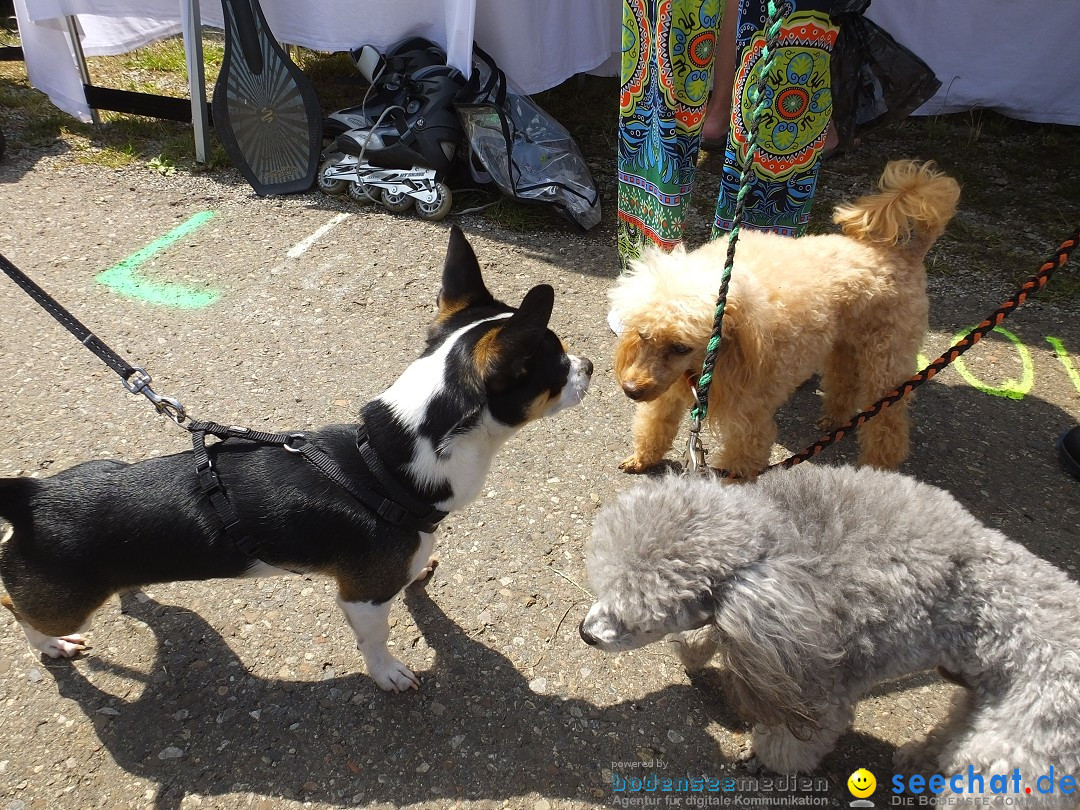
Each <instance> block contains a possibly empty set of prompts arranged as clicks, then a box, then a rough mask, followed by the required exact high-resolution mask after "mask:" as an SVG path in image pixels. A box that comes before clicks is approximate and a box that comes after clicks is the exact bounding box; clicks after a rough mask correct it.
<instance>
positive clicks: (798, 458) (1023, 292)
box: [716, 225, 1080, 480]
mask: <svg viewBox="0 0 1080 810" xmlns="http://www.w3.org/2000/svg"><path fill="white" fill-rule="evenodd" d="M1078 242H1080V225H1078V226H1077V228H1076V230H1074V231H1073V232H1072V235H1071V236H1069V238H1068V239H1066V240H1065V241H1064V242H1062V243H1061V247H1059V248H1058V249H1057V251H1056V252H1055V253H1054V255H1053V256H1051V257H1050V258H1048V259H1047V260H1046V261H1045V262H1043V264H1042V266H1041V267H1040V268H1039V271H1038V272H1037V273H1036V274H1035V275H1033V276H1031V277H1030V278H1028V279H1027V280H1026V281H1025V282H1024V283H1023V284H1022V285H1020V289H1019V290H1017V291H1016V293H1014V294H1013V296H1012V297H1011V298H1009V299H1008V300H1007V301H1006V302H1005V303H1004V304H1002V305H1001V306H1000V307H999V308H998V309H997V310H996V311H995V312H994V314H992V315H991V316H990V317H988V318H987V319H986V320H985V321H983V322H982V323H980V324H979V325H978V326H976V327H975V328H974V329H972V330H971V331H970V332H968V333H967V334H966V335H964V337H962V338H960V339H959V340H958V341H956V343H954V344H953V345H952V347H951V348H949V350H948V351H946V352H945V353H944V354H942V355H941V356H940V357H938V359H937V360H935V361H934V362H932V363H931V364H930V365H928V366H927V367H926V368H924V369H923V370H922V371H920V372H918V373H917V374H915V375H913V376H911V377H909V378H908V380H907V381H906V382H905V383H903V384H902V385H900V386H898V387H897V388H895V389H893V390H892V391H890V392H889V393H888V394H886V395H885V396H883V397H882V398H881V399H879V400H878V401H877V402H875V403H874V404H873V405H871V406H870V407H869V408H867V409H866V410H865V411H862V412H861V413H859V414H857V415H855V416H854V417H852V418H851V419H849V420H848V421H847V422H845V423H844V424H842V425H841V426H840V427H838V428H836V430H834V431H832V432H831V433H827V434H826V435H824V436H822V437H821V438H820V439H818V440H817V441H816V442H814V443H813V444H812V445H810V446H809V447H807V448H806V449H805V450H803V451H802V452H801V453H796V454H795V455H793V456H790V457H788V458H786V459H784V460H783V461H778V462H777V463H776V464H770V465H769V466H768V467H766V468H765V470H772V469H776V468H777V467H780V468H783V469H788V468H790V467H794V466H795V465H796V464H799V463H801V462H803V461H806V460H807V459H811V458H813V457H814V456H816V455H818V454H819V453H820V452H821V451H822V450H824V449H825V448H826V447H828V446H829V445H832V444H835V443H836V442H838V441H840V440H841V439H842V438H844V436H846V435H847V434H848V433H850V432H851V431H852V430H854V429H855V428H857V427H859V426H860V425H861V424H863V423H864V422H865V421H866V420H867V419H870V418H872V417H874V416H876V415H877V414H879V413H881V412H882V411H883V410H885V409H886V408H888V407H889V406H890V405H892V404H893V403H895V402H898V401H899V400H901V399H903V398H904V397H905V396H907V395H908V394H910V393H911V392H912V391H914V390H915V389H916V388H918V387H919V386H920V385H922V384H923V383H926V382H928V381H929V380H930V379H931V378H932V377H934V375H936V374H937V373H938V372H939V371H941V370H942V369H943V368H945V367H946V366H947V365H949V363H951V362H953V361H954V360H955V359H956V358H958V357H959V356H960V355H962V354H963V353H964V352H966V351H967V350H968V349H970V348H971V347H972V346H974V345H975V344H976V343H978V342H979V341H980V340H982V339H983V337H984V336H985V335H986V334H987V333H988V332H990V331H992V330H993V329H994V328H995V327H996V326H998V325H999V324H1000V323H1001V322H1002V321H1003V320H1005V319H1006V318H1007V317H1009V315H1011V314H1012V313H1013V312H1014V311H1015V310H1016V309H1017V308H1018V307H1020V306H1021V305H1023V303H1024V302H1025V301H1027V299H1028V296H1030V295H1031V294H1032V293H1035V292H1038V291H1039V290H1041V289H1042V288H1043V287H1045V286H1046V284H1047V282H1048V281H1050V277H1051V276H1052V275H1053V274H1054V272H1055V271H1056V270H1057V269H1058V268H1060V267H1063V266H1064V265H1065V263H1066V262H1068V261H1069V256H1070V255H1071V254H1072V252H1073V250H1074V249H1075V248H1076V246H1077V243H1078ZM765 470H762V472H764V471H765ZM716 472H717V473H718V474H719V475H722V476H724V477H725V478H729V479H733V480H734V479H738V478H740V476H739V475H737V474H735V473H731V472H728V471H726V470H716Z"/></svg>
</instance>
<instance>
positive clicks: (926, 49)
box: [866, 0, 1080, 126]
mask: <svg viewBox="0 0 1080 810" xmlns="http://www.w3.org/2000/svg"><path fill="white" fill-rule="evenodd" d="M866 16H867V17H869V18H870V19H872V20H873V21H874V22H876V23H877V24H878V25H880V26H881V27H882V28H884V29H885V30H886V31H888V32H889V33H890V34H892V36H893V37H894V38H895V39H896V41H897V42H899V43H900V44H901V45H904V46H906V47H907V48H910V49H911V50H912V51H914V52H915V53H917V54H918V55H919V56H920V57H921V58H922V59H923V61H925V62H926V63H927V64H928V65H930V67H931V68H933V70H934V73H935V74H936V75H937V77H938V79H939V80H940V81H941V89H940V90H939V91H938V92H937V94H936V95H935V96H934V97H933V98H932V99H930V101H928V102H927V103H926V104H924V105H923V106H922V107H920V108H919V109H918V110H916V111H915V115H940V114H943V113H952V112H965V111H967V110H972V109H978V108H983V109H990V110H995V111H997V112H999V113H1001V114H1002V115H1007V116H1009V117H1010V118H1020V119H1023V120H1025V121H1038V122H1041V123H1048V124H1071V125H1074V126H1078V125H1080V104H1078V103H1077V101H1076V98H1077V93H1078V91H1080V47H1078V46H1077V41H1076V40H1077V32H1078V31H1080V0H873V2H872V3H871V5H870V8H869V9H868V10H867V12H866Z"/></svg>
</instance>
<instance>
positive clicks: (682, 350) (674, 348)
mask: <svg viewBox="0 0 1080 810" xmlns="http://www.w3.org/2000/svg"><path fill="white" fill-rule="evenodd" d="M671 352H672V354H689V353H690V347H689V346H687V345H686V344H685V343H672V344H671Z"/></svg>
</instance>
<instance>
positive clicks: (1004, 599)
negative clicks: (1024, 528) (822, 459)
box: [581, 464, 1080, 779]
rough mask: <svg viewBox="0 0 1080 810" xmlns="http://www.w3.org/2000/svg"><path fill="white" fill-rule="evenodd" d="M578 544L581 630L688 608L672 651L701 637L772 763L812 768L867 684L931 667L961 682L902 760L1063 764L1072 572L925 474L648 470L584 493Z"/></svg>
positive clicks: (1001, 766) (698, 648)
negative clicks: (589, 594) (584, 522)
mask: <svg viewBox="0 0 1080 810" xmlns="http://www.w3.org/2000/svg"><path fill="white" fill-rule="evenodd" d="M586 564H587V567H588V572H589V579H590V581H591V583H592V585H593V588H594V589H595V591H596V593H597V602H596V604H595V605H593V607H592V608H591V609H590V611H589V613H588V615H587V616H586V618H585V620H584V621H583V622H582V626H581V632H582V637H583V638H585V639H586V641H588V642H589V643H593V644H595V645H597V646H599V647H601V648H603V649H607V650H612V651H614V650H623V649H631V648H633V647H638V646H641V645H643V644H646V643H649V642H651V641H656V640H659V639H660V638H663V637H664V635H665V634H667V633H672V632H682V631H692V630H695V628H705V629H704V630H699V631H696V632H692V633H687V634H686V638H687V639H688V643H689V644H690V646H689V647H688V648H687V649H686V650H685V651H684V660H689V661H693V660H695V659H697V660H698V661H701V660H703V659H705V658H707V657H709V656H710V655H711V654H712V652H713V651H714V650H716V649H717V644H718V645H719V653H720V656H721V658H722V663H723V665H724V667H725V668H726V669H727V670H728V672H729V675H730V680H731V682H732V686H733V690H732V691H733V696H734V698H735V700H736V701H737V702H738V703H739V704H740V708H741V709H742V710H743V711H744V713H745V714H747V716H748V717H749V718H750V719H752V720H753V721H754V722H755V723H756V726H755V730H754V733H753V738H752V748H753V753H754V754H755V755H756V756H757V758H758V759H759V760H760V761H761V762H762V764H764V765H765V766H766V767H768V768H770V769H772V770H775V771H779V772H796V771H798V772H805V771H810V770H813V769H814V768H815V767H816V766H817V765H818V763H819V762H820V760H821V758H822V757H823V756H824V755H825V754H826V753H828V752H829V751H830V750H831V749H832V747H833V745H834V744H835V742H836V740H837V738H838V737H839V736H840V734H841V733H842V732H843V731H844V730H845V729H846V728H847V727H848V726H849V725H850V723H851V719H852V715H853V707H854V704H855V702H856V701H857V700H858V699H859V698H860V697H861V696H862V695H863V694H865V693H866V692H867V691H868V690H869V689H870V688H871V687H873V686H874V685H875V684H877V683H880V682H881V681H885V680H889V679H892V678H897V677H900V676H903V675H907V674H910V673H914V672H919V671H922V670H928V669H932V668H934V667H940V668H942V669H943V670H945V671H946V672H947V673H949V674H950V675H951V676H952V677H953V678H954V679H955V680H958V681H959V682H961V683H963V684H964V685H966V686H967V687H968V688H967V689H966V690H965V692H966V694H965V697H964V699H963V700H962V701H960V702H958V706H957V707H956V708H955V709H954V712H953V714H954V716H953V717H952V718H951V720H950V722H949V724H948V727H945V728H942V729H938V730H936V731H935V732H933V733H932V734H931V736H930V739H929V741H928V744H927V745H925V746H922V751H921V752H920V753H921V758H916V757H911V756H909V757H908V760H907V762H906V763H905V766H906V767H908V768H915V769H920V770H925V769H929V771H930V772H935V773H941V774H950V773H961V772H963V773H965V774H966V773H967V768H968V766H969V765H970V766H972V767H973V768H974V770H975V771H976V772H978V773H984V774H988V775H992V774H995V773H1012V772H1013V769H1014V768H1019V769H1020V772H1021V774H1023V775H1025V776H1027V777H1030V778H1032V779H1033V778H1034V777H1036V776H1039V775H1041V774H1043V773H1047V772H1048V771H1049V768H1050V767H1051V766H1053V767H1054V769H1055V771H1056V773H1057V775H1058V776H1059V777H1060V776H1061V775H1063V774H1066V773H1067V774H1071V775H1073V776H1074V777H1078V778H1080V652H1078V651H1080V586H1078V585H1077V583H1076V582H1074V581H1073V580H1071V579H1070V578H1069V577H1068V576H1066V575H1065V574H1064V573H1063V572H1061V571H1059V570H1058V569H1056V568H1055V567H1053V566H1052V565H1050V564H1049V563H1048V562H1046V561H1044V560H1042V559H1039V558H1038V557H1036V556H1035V555H1033V554H1031V553H1030V552H1029V551H1027V550H1026V549H1025V548H1023V547H1022V546H1021V545H1019V544H1017V543H1015V542H1012V541H1010V540H1009V539H1007V538H1006V537H1005V536H1004V535H1003V534H1001V533H1000V532H998V531H996V530H994V529H990V528H988V527H986V526H984V525H982V524H981V523H980V522H979V521H978V520H976V519H975V518H974V517H973V516H972V515H971V514H970V513H969V512H967V511H966V510H965V509H964V508H963V507H962V506H961V505H960V504H959V503H958V502H957V501H956V500H955V499H954V498H953V497H952V496H951V495H949V494H948V493H947V492H945V491H944V490H940V489H937V488H934V487H931V486H928V485H926V484H921V483H919V482H917V481H915V480H914V479H912V478H910V477H907V476H904V475H901V474H898V473H893V472H884V471H880V470H874V469H869V468H859V469H856V468H851V467H835V468H833V467H823V466H817V465H809V464H804V465H801V466H799V467H796V468H794V469H792V470H785V471H776V472H772V473H768V474H766V475H763V476H762V477H761V478H760V479H758V480H757V481H756V482H753V483H749V484H743V485H738V486H732V485H725V484H722V483H719V482H717V481H715V480H713V479H704V478H689V477H677V476H668V477H665V478H661V479H656V480H653V481H649V482H647V483H644V484H642V485H640V486H637V487H635V488H634V489H632V490H630V491H628V492H626V493H624V494H623V495H622V496H620V497H619V499H618V500H617V501H616V502H615V503H614V504H612V505H611V506H609V507H606V508H605V509H603V510H601V511H600V513H599V514H598V515H597V518H596V522H595V526H594V529H593V534H592V538H591V540H590V541H589V543H588V544H587V546H586ZM905 755H907V752H905Z"/></svg>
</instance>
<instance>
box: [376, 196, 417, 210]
mask: <svg viewBox="0 0 1080 810" xmlns="http://www.w3.org/2000/svg"><path fill="white" fill-rule="evenodd" d="M379 202H380V203H381V204H382V205H383V207H384V208H386V210H387V211H392V212H393V213H395V214H400V213H401V212H403V211H408V210H409V209H410V208H412V204H413V202H414V200H413V198H412V197H410V196H409V195H408V194H406V193H405V192H404V191H384V192H383V195H382V199H381V200H379Z"/></svg>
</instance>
